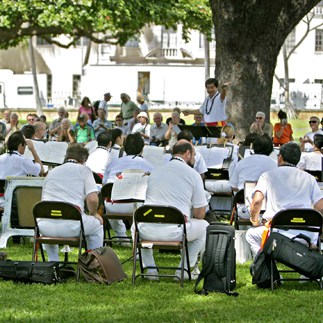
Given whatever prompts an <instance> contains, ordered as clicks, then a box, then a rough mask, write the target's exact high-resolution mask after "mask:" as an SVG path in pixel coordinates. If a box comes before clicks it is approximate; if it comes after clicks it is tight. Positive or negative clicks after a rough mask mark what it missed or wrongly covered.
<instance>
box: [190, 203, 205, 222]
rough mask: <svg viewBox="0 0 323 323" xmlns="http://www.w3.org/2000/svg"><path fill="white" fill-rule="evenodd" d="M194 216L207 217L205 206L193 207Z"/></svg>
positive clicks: (197, 217)
mask: <svg viewBox="0 0 323 323" xmlns="http://www.w3.org/2000/svg"><path fill="white" fill-rule="evenodd" d="M193 216H194V218H196V219H204V218H205V206H203V207H198V208H193Z"/></svg>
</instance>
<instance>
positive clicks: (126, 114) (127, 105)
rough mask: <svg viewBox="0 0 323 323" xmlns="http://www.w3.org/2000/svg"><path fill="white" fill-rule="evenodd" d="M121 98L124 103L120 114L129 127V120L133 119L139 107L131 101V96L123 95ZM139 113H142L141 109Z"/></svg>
mask: <svg viewBox="0 0 323 323" xmlns="http://www.w3.org/2000/svg"><path fill="white" fill-rule="evenodd" d="M120 98H121V101H122V103H121V111H120V114H122V117H123V123H124V124H125V125H127V124H128V121H129V119H131V118H132V114H133V111H134V110H135V109H136V108H138V107H137V105H136V103H134V102H132V101H131V100H130V96H129V95H128V94H126V93H121V95H120ZM139 112H140V109H139Z"/></svg>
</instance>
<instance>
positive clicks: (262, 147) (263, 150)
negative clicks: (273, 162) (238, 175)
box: [252, 134, 274, 156]
mask: <svg viewBox="0 0 323 323" xmlns="http://www.w3.org/2000/svg"><path fill="white" fill-rule="evenodd" d="M252 147H253V150H254V152H255V154H258V155H266V156H269V155H270V154H271V153H272V152H273V150H274V148H273V142H272V140H271V138H270V137H269V136H268V135H266V134H265V135H262V136H259V137H257V138H256V139H255V141H254V143H253V146H252Z"/></svg>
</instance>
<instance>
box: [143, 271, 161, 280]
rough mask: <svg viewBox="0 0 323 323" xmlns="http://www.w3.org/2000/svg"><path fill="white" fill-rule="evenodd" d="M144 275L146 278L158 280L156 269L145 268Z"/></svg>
mask: <svg viewBox="0 0 323 323" xmlns="http://www.w3.org/2000/svg"><path fill="white" fill-rule="evenodd" d="M146 274H147V275H145V276H143V277H144V278H146V279H148V280H159V277H158V276H157V275H158V271H157V269H147V271H146Z"/></svg>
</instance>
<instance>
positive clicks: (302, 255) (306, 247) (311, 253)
mask: <svg viewBox="0 0 323 323" xmlns="http://www.w3.org/2000/svg"><path fill="white" fill-rule="evenodd" d="M297 239H303V240H305V241H306V242H307V244H304V243H301V242H299V241H297ZM310 245H311V240H310V238H309V237H307V236H306V235H304V234H299V235H297V236H295V237H294V238H292V239H290V238H288V237H286V236H284V235H283V234H280V233H278V232H272V233H271V234H270V236H269V238H268V239H267V241H266V243H265V245H264V249H263V250H264V253H265V254H266V255H269V256H270V257H271V258H272V259H275V260H277V261H279V262H281V263H282V264H284V265H286V266H288V267H290V268H292V269H294V270H295V271H297V272H298V273H300V274H302V275H304V276H306V277H308V278H310V279H320V278H321V277H323V255H322V254H320V253H319V252H318V251H317V250H313V249H311V248H310Z"/></svg>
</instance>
